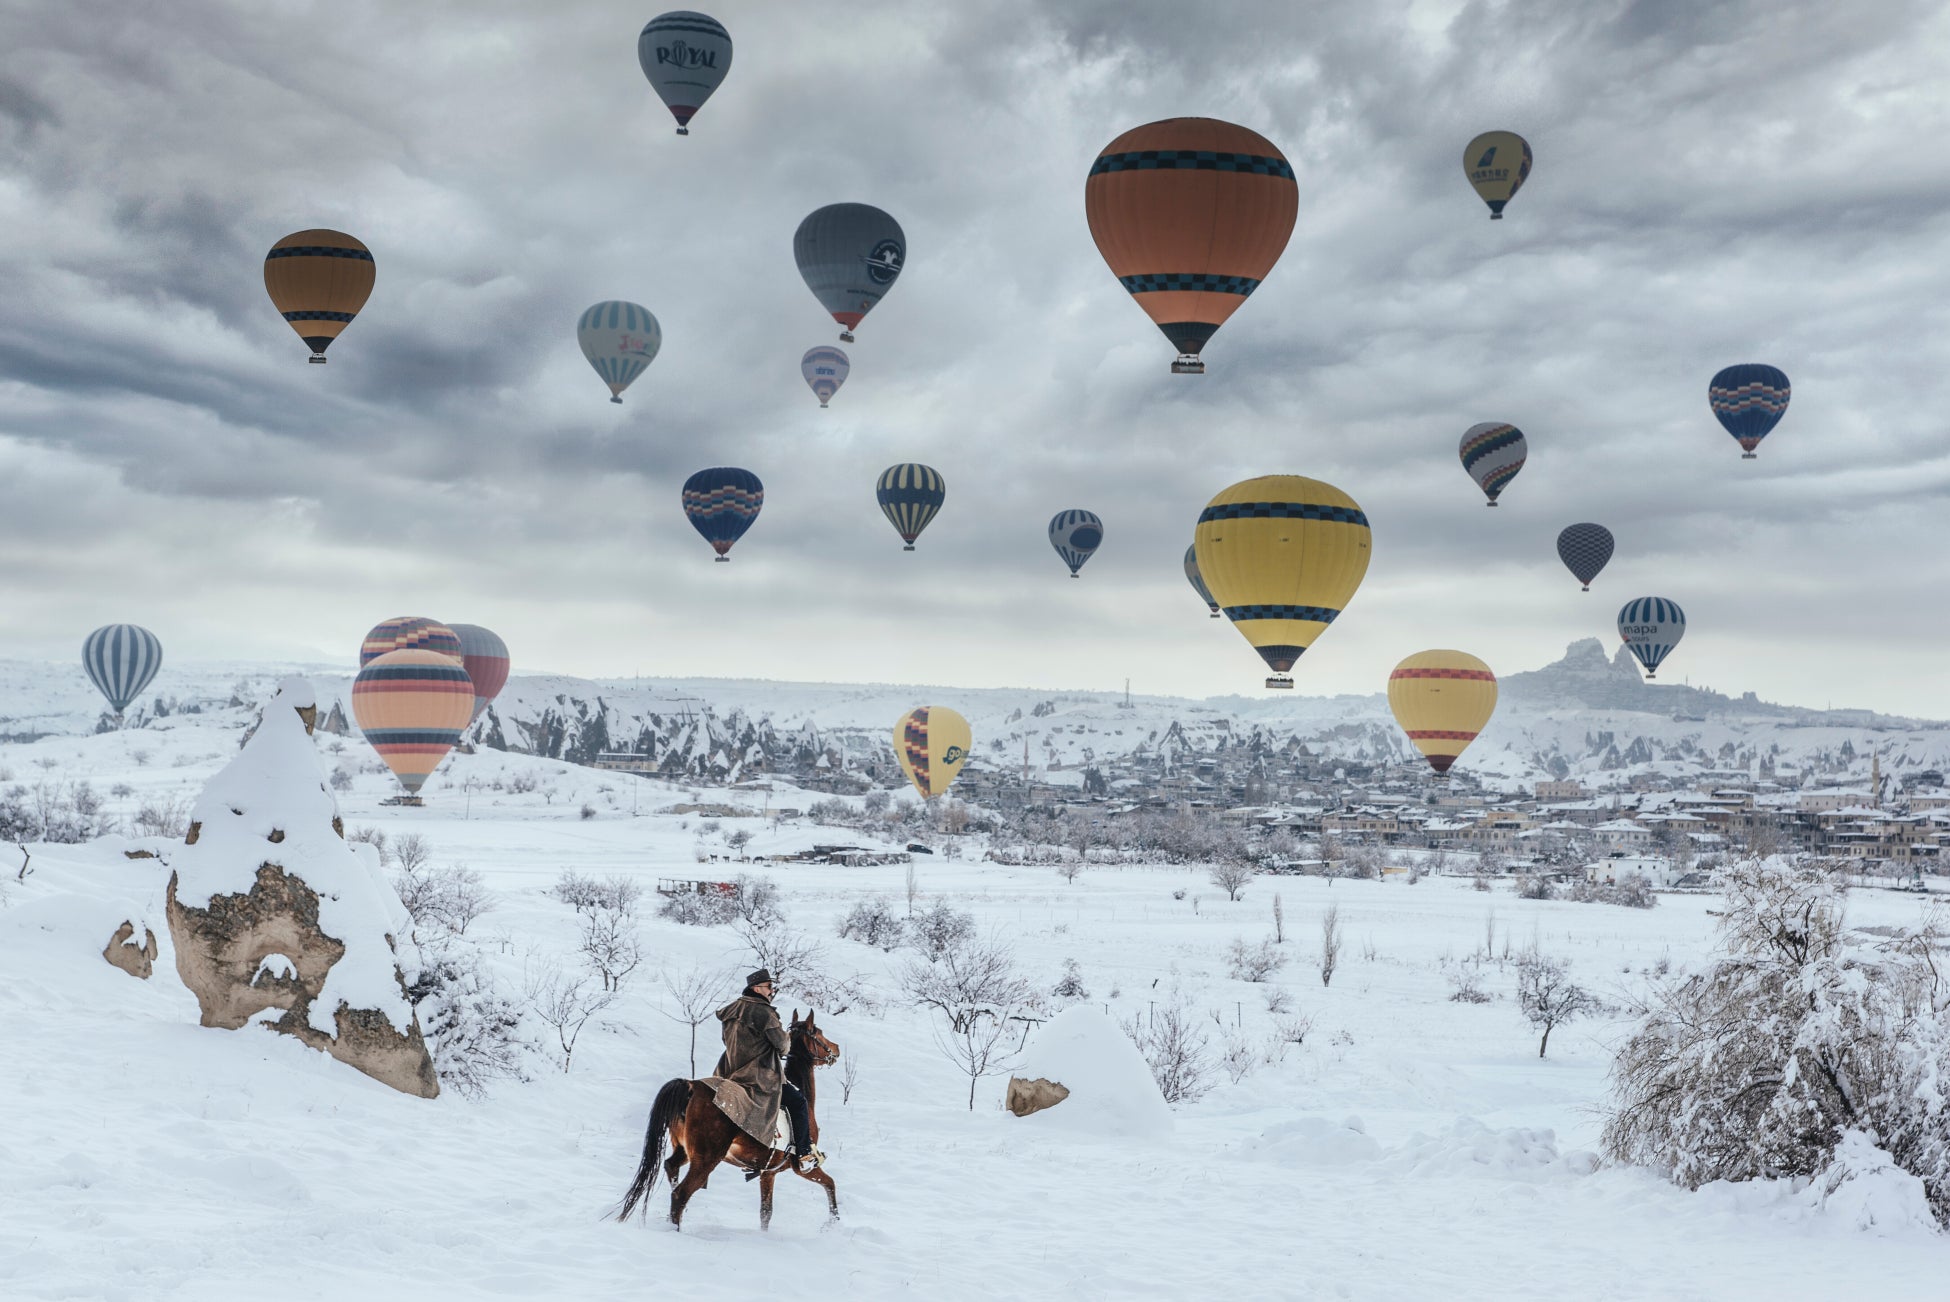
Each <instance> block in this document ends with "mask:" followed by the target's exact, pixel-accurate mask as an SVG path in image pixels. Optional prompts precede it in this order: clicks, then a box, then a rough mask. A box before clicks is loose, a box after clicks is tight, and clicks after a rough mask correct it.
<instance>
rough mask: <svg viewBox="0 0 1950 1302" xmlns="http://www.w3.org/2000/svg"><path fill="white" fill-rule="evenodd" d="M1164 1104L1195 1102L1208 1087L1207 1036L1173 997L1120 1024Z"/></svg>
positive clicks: (1209, 1038) (1179, 1001) (1210, 1061)
mask: <svg viewBox="0 0 1950 1302" xmlns="http://www.w3.org/2000/svg"><path fill="white" fill-rule="evenodd" d="M1124 1033H1125V1034H1126V1035H1128V1036H1130V1037H1131V1042H1132V1043H1133V1044H1135V1045H1137V1047H1138V1052H1139V1053H1141V1054H1143V1055H1144V1061H1145V1062H1146V1064H1147V1065H1149V1066H1150V1068H1151V1078H1152V1080H1154V1081H1156V1082H1157V1085H1158V1092H1159V1093H1160V1094H1162V1095H1163V1096H1164V1100H1165V1102H1167V1103H1196V1102H1197V1101H1198V1100H1200V1099H1202V1098H1204V1097H1205V1095H1206V1093H1207V1092H1208V1091H1209V1090H1210V1089H1211V1088H1212V1057H1211V1055H1210V1054H1209V1053H1207V1052H1206V1047H1207V1046H1208V1045H1209V1044H1210V1043H1211V1037H1210V1036H1209V1035H1207V1034H1206V1032H1205V1029H1204V1028H1203V1027H1201V1026H1200V1025H1199V1020H1198V1018H1197V1017H1196V1016H1194V1015H1193V1013H1192V1011H1191V1009H1190V1007H1189V1006H1187V1005H1186V1004H1185V1003H1184V1002H1183V1001H1182V1000H1177V999H1174V1000H1173V1001H1172V1002H1171V1003H1170V1004H1168V1005H1166V1006H1165V1007H1163V1008H1157V1009H1152V1010H1148V1011H1147V1012H1146V1013H1145V1014H1142V1015H1140V1016H1137V1017H1133V1018H1132V1019H1131V1020H1130V1021H1128V1022H1126V1023H1125V1024H1124Z"/></svg>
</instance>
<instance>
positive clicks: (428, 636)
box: [359, 615, 462, 665]
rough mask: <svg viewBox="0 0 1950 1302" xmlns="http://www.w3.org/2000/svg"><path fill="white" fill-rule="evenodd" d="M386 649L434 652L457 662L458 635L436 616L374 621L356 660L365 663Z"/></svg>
mask: <svg viewBox="0 0 1950 1302" xmlns="http://www.w3.org/2000/svg"><path fill="white" fill-rule="evenodd" d="M388 651H437V652H439V653H440V654H441V655H443V656H446V657H447V658H448V659H449V660H451V661H453V662H454V663H455V664H459V663H460V662H461V656H462V651H461V646H460V637H459V636H458V635H457V634H456V633H455V632H454V630H452V629H451V628H448V627H447V626H446V625H445V624H442V623H441V622H440V621H439V620H437V619H426V618H424V617H422V616H419V615H399V616H395V617H394V618H392V619H389V620H386V621H385V622H384V623H380V624H374V625H373V626H372V631H371V632H369V633H367V634H366V640H365V641H364V642H362V643H360V644H359V663H360V664H361V665H369V664H371V663H372V662H373V661H374V660H377V659H378V658H379V657H380V656H383V655H385V654H386V653H387V652H388Z"/></svg>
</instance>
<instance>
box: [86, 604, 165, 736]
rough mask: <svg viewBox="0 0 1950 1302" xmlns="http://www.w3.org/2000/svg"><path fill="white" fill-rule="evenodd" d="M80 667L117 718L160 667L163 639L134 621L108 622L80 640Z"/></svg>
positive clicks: (140, 692)
mask: <svg viewBox="0 0 1950 1302" xmlns="http://www.w3.org/2000/svg"><path fill="white" fill-rule="evenodd" d="M81 667H82V668H83V669H86V670H87V671H88V679H89V681H90V682H92V683H94V684H95V690H96V691H99V692H100V693H101V694H102V695H103V696H106V697H107V698H108V704H109V707H110V708H111V709H113V710H114V711H115V717H116V718H118V719H119V718H121V717H122V715H123V713H124V712H126V711H127V710H128V708H129V702H131V701H133V700H134V699H135V698H136V697H138V696H140V695H142V691H143V689H144V688H146V687H147V686H149V683H150V680H151V679H153V678H155V676H156V671H157V670H158V669H160V668H162V643H161V642H159V641H158V640H157V639H156V635H155V634H154V633H151V632H150V631H149V630H148V629H146V628H142V627H139V626H137V625H135V624H109V625H107V626H105V627H103V628H98V629H96V630H95V631H94V632H92V633H90V634H89V635H88V640H87V641H85V642H83V643H82V644H81Z"/></svg>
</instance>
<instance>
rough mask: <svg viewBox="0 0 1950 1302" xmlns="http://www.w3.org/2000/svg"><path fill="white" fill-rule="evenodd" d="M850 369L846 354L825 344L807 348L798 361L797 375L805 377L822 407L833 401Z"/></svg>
mask: <svg viewBox="0 0 1950 1302" xmlns="http://www.w3.org/2000/svg"><path fill="white" fill-rule="evenodd" d="M852 369H853V367H852V365H851V364H850V363H849V362H848V361H847V360H846V354H845V353H843V352H841V351H840V350H839V349H837V348H834V347H831V346H830V345H827V344H821V345H820V346H819V347H817V348H808V349H807V350H806V355H805V356H804V357H801V358H800V359H799V374H801V375H803V376H805V377H806V385H807V387H809V388H810V389H811V390H812V391H813V393H814V394H815V395H817V396H818V398H819V405H820V406H822V407H824V406H825V405H826V404H827V403H829V402H831V401H832V400H833V395H834V394H836V393H838V392H839V391H840V386H841V385H842V384H845V383H846V376H847V372H849V371H851V370H852Z"/></svg>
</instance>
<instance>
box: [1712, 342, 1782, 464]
mask: <svg viewBox="0 0 1950 1302" xmlns="http://www.w3.org/2000/svg"><path fill="white" fill-rule="evenodd" d="M1788 395H1789V389H1788V377H1787V376H1786V375H1785V374H1784V373H1783V372H1781V371H1780V370H1778V369H1776V368H1775V367H1772V366H1766V365H1763V364H1762V363H1760V362H1743V363H1742V364H1740V365H1738V366H1729V367H1727V368H1726V369H1725V370H1723V371H1721V372H1720V373H1719V374H1718V375H1716V376H1714V377H1713V382H1712V383H1711V384H1709V385H1707V386H1706V400H1707V401H1708V402H1709V403H1711V404H1712V406H1713V414H1714V416H1716V417H1718V418H1719V421H1720V424H1721V425H1723V426H1725V427H1726V431H1727V433H1729V434H1731V435H1733V437H1734V438H1736V439H1738V440H1739V441H1740V449H1741V453H1740V459H1741V460H1742V461H1752V460H1753V459H1754V456H1755V453H1754V449H1755V448H1757V447H1759V446H1760V441H1761V440H1762V439H1764V438H1766V437H1767V435H1768V433H1769V432H1770V431H1772V430H1773V428H1774V427H1775V426H1776V425H1778V424H1780V423H1781V417H1783V416H1785V415H1787V408H1788Z"/></svg>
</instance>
